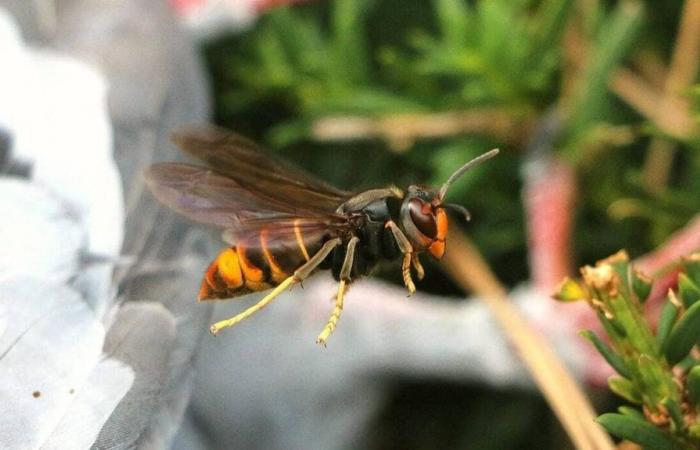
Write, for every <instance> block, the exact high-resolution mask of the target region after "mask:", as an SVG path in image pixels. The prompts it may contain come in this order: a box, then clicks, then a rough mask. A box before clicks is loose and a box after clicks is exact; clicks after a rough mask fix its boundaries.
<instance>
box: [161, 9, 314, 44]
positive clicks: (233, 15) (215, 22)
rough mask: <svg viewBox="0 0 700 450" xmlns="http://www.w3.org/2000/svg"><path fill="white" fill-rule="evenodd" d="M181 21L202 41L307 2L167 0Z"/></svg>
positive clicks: (242, 27) (239, 28)
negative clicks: (267, 12)
mask: <svg viewBox="0 0 700 450" xmlns="http://www.w3.org/2000/svg"><path fill="white" fill-rule="evenodd" d="M168 1H169V3H170V7H171V8H172V10H173V11H174V12H175V14H176V15H177V16H178V17H179V18H180V20H181V21H182V22H183V23H184V24H185V25H186V26H187V27H188V28H190V29H191V30H192V31H193V32H194V33H195V34H197V35H198V36H199V37H201V38H211V37H215V36H216V35H219V34H223V33H226V32H234V31H238V30H241V29H244V28H246V27H248V26H250V25H251V24H252V23H253V22H254V21H255V19H256V18H257V17H258V16H259V15H260V14H263V13H264V12H266V11H268V10H270V9H273V8H276V7H279V6H284V5H290V4H294V3H301V2H302V1H304V0H168Z"/></svg>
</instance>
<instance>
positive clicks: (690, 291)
mask: <svg viewBox="0 0 700 450" xmlns="http://www.w3.org/2000/svg"><path fill="white" fill-rule="evenodd" d="M678 294H679V296H680V297H681V300H683V304H684V305H685V307H686V308H690V307H691V306H692V305H693V304H694V303H695V302H697V301H698V300H700V288H698V286H697V285H696V284H695V283H693V281H692V280H691V279H690V278H689V277H688V275H686V274H684V273H681V274H679V275H678Z"/></svg>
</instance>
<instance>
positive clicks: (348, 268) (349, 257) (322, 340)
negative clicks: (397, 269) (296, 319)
mask: <svg viewBox="0 0 700 450" xmlns="http://www.w3.org/2000/svg"><path fill="white" fill-rule="evenodd" d="M358 242H359V239H358V238H357V236H353V237H352V239H350V242H348V247H347V249H346V251H345V259H344V260H343V267H341V269H340V284H339V285H338V294H337V295H336V297H335V307H334V308H333V312H332V313H331V317H330V318H329V319H328V323H326V326H325V327H323V331H321V334H319V335H318V338H316V343H317V344H321V345H323V346H324V347H325V346H326V341H327V340H328V337H329V336H330V335H331V333H333V331H334V330H335V327H336V326H337V325H338V320H339V319H340V313H341V312H342V311H343V298H344V297H345V293H346V292H347V286H348V282H349V281H350V274H351V272H352V265H353V262H354V260H355V247H356V246H357V243H358Z"/></svg>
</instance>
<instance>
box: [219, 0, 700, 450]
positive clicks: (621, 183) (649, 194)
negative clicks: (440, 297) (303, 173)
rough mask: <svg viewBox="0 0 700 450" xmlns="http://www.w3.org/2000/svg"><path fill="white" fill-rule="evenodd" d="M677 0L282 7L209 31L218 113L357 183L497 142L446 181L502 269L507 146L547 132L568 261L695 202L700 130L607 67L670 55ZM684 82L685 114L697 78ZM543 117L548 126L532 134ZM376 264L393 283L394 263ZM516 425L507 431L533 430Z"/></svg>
mask: <svg viewBox="0 0 700 450" xmlns="http://www.w3.org/2000/svg"><path fill="white" fill-rule="evenodd" d="M682 6H683V2H682V1H680V0H672V1H665V2H658V1H654V0H590V1H574V0H482V1H475V0H432V1H422V0H374V1H372V0H328V1H314V2H309V3H308V4H303V5H298V6H294V7H290V8H278V9H275V10H273V11H272V12H270V13H268V14H266V15H265V16H263V17H261V18H260V20H259V22H258V23H257V24H256V25H255V26H254V27H252V28H251V29H250V30H248V31H246V32H243V33H241V34H238V35H235V36H229V37H226V38H224V39H221V40H219V41H217V42H214V43H211V44H209V45H208V46H207V48H206V55H207V59H208V62H209V66H210V69H211V73H212V77H213V88H214V91H215V94H216V96H215V98H216V102H217V103H216V119H217V121H218V122H219V123H220V124H222V125H224V126H227V127H229V128H232V129H235V130H237V131H239V132H242V133H244V134H248V135H249V136H251V137H253V138H255V139H257V140H260V141H262V142H265V143H266V144H267V146H268V147H270V148H271V150H272V151H277V152H283V153H284V154H285V156H286V157H288V158H291V159H293V160H295V161H296V162H297V163H299V164H301V165H303V166H304V167H305V168H307V169H308V170H310V171H311V172H312V173H316V174H318V175H319V176H321V177H322V178H325V179H326V180H328V181H331V182H332V183H334V184H336V185H338V186H340V187H343V188H347V189H353V190H359V189H363V188H367V187H376V186H382V185H386V184H388V183H394V184H397V185H399V186H404V185H407V184H409V183H413V182H425V183H431V184H433V185H439V184H440V183H442V182H443V181H444V180H445V179H446V177H447V176H448V175H449V174H450V173H451V172H452V171H453V170H454V169H455V168H456V167H458V166H459V165H461V164H462V163H463V162H464V161H466V160H468V159H470V158H471V157H473V156H475V155H478V154H480V153H482V152H484V151H485V150H488V149H491V148H494V147H500V148H501V149H502V150H504V151H503V153H502V155H501V156H499V157H498V158H496V159H495V160H493V161H490V162H489V164H486V165H484V166H481V167H479V169H478V170H474V171H471V172H469V173H467V174H466V175H465V177H464V178H463V179H461V180H460V181H459V183H458V184H457V185H455V186H454V189H453V190H452V191H451V192H450V201H452V202H456V203H460V204H463V205H465V206H466V207H467V208H469V209H470V211H471V212H472V217H473V221H472V222H471V223H469V224H466V225H465V227H466V229H467V230H468V232H469V233H470V234H471V235H472V236H473V237H474V239H475V241H476V242H477V243H478V245H479V247H480V249H481V250H482V251H483V252H484V254H485V256H486V257H487V259H488V261H489V262H490V264H491V265H492V267H493V268H494V270H495V271H496V273H497V274H498V275H499V277H501V278H502V279H503V280H504V281H505V282H506V283H507V284H509V285H510V286H513V285H516V284H517V283H520V282H523V281H524V280H526V279H527V278H528V271H529V268H528V266H527V252H528V249H527V239H526V233H525V220H524V211H523V203H522V199H521V190H522V184H523V181H522V175H521V168H520V167H521V166H522V164H521V163H522V161H523V160H526V159H528V158H530V157H531V156H532V155H531V153H532V150H533V147H534V148H535V150H541V149H542V148H544V149H545V152H546V148H548V147H551V149H552V151H553V155H554V156H555V157H557V158H561V159H564V160H566V161H568V162H569V163H570V164H571V165H573V166H574V168H575V170H576V176H577V184H578V198H577V210H576V211H575V212H562V213H563V214H567V213H572V214H574V215H575V229H574V230H573V232H574V236H573V246H574V249H575V259H576V261H575V264H576V266H579V265H583V264H584V263H585V262H588V261H593V260H596V259H600V258H602V257H603V256H606V255H609V254H611V253H613V252H615V251H617V250H618V249H619V248H627V249H628V251H629V252H630V254H631V255H632V256H634V257H636V256H639V255H642V254H644V253H646V252H648V251H650V250H652V249H654V248H655V247H657V246H658V245H660V244H662V243H663V242H664V241H665V240H666V239H667V238H668V237H669V235H671V234H672V233H673V232H674V231H676V230H678V229H680V228H681V227H683V226H684V225H685V224H686V223H687V222H688V221H689V220H690V219H691V218H692V217H693V216H694V215H695V214H696V212H697V210H698V204H699V202H698V200H697V199H698V198H700V176H699V175H700V139H698V138H697V137H695V138H693V137H691V136H685V137H677V136H676V137H671V136H670V135H669V134H668V133H666V132H665V131H664V130H662V129H660V128H659V127H658V124H656V123H655V122H654V120H652V118H650V117H646V116H644V115H642V114H641V113H640V112H638V110H635V109H634V108H633V107H631V106H630V105H629V104H628V103H627V102H625V101H624V100H623V99H621V98H620V97H619V96H618V95H617V94H616V93H615V92H613V90H612V89H611V84H610V83H611V80H612V79H613V77H614V76H615V74H616V72H617V71H618V70H620V69H621V68H626V69H629V70H635V71H636V70H637V69H638V67H637V66H639V65H640V61H641V65H644V64H647V63H648V61H649V58H648V57H647V56H648V55H649V54H651V55H653V56H654V58H653V59H654V60H658V61H660V62H661V63H662V64H664V65H667V64H668V62H669V61H670V60H671V53H672V51H673V43H674V41H675V39H676V36H677V34H678V31H679V21H680V15H681V11H682ZM574 38H575V39H574ZM579 53H583V56H581V55H579ZM688 57H689V58H697V56H694V55H688ZM696 82H697V80H696ZM683 95H687V96H688V97H689V98H690V99H691V102H692V105H693V106H692V110H691V115H692V117H693V118H694V120H695V125H696V128H697V123H698V120H700V87H695V88H692V89H689V90H688V91H687V92H684V93H683ZM494 111H495V112H497V113H498V115H497V117H499V118H502V117H506V119H507V120H510V122H511V125H512V128H513V129H514V130H515V131H516V132H515V133H505V132H502V129H501V128H498V127H497V126H496V125H497V124H496V122H497V120H496V119H494V120H493V122H494V124H493V128H494V129H493V130H489V129H488V128H489V127H488V126H487V127H486V130H485V129H484V127H482V128H477V129H475V130H473V131H470V130H453V131H448V132H444V133H442V134H440V133H438V134H428V135H425V136H421V135H420V133H419V134H418V135H417V136H410V138H409V139H405V140H402V141H400V145H396V142H395V141H392V136H387V135H386V133H384V134H383V131H386V130H384V129H381V128H379V131H378V132H377V130H376V129H375V130H374V131H373V132H366V131H367V130H365V131H363V132H359V133H358V134H357V136H356V137H355V138H353V139H348V138H344V139H329V138H320V137H319V136H318V135H317V133H316V128H315V127H316V126H317V125H318V124H319V123H320V122H321V121H323V120H325V119H346V118H361V119H369V121H368V122H369V123H370V124H374V125H376V124H383V123H384V122H382V121H383V120H384V119H386V118H387V117H388V118H396V117H402V115H412V116H418V117H431V116H433V115H440V114H450V113H464V112H467V113H472V114H474V115H475V116H477V117H478V116H482V117H486V118H487V120H486V122H487V124H488V123H489V122H491V119H490V117H491V116H490V115H489V114H492V113H493V112H494ZM552 117H554V118H555V123H556V126H555V127H554V129H553V130H551V131H550V132H549V133H545V136H544V142H535V141H534V138H535V134H536V133H535V132H536V131H537V130H541V127H542V124H543V123H545V121H546V120H548V119H551V118H552ZM499 120H500V119H499ZM365 123H367V122H365ZM399 123H402V122H399ZM399 128H401V126H399ZM399 131H402V130H399ZM403 131H405V130H403ZM655 137H659V138H661V139H663V140H664V141H665V142H668V143H670V144H672V145H673V146H674V147H673V148H675V158H674V159H673V164H672V165H671V166H670V169H669V176H668V183H667V185H666V186H665V188H664V189H660V190H658V191H652V190H650V189H649V186H648V182H647V181H646V180H645V176H646V175H645V164H647V160H648V158H649V154H650V152H651V151H650V149H649V144H650V141H651V140H652V139H653V138H655ZM453 222H455V221H454V220H453ZM426 259H427V258H426ZM426 262H428V261H426ZM426 270H427V276H426V278H425V280H424V281H423V282H422V283H420V284H419V289H423V290H428V291H432V292H437V293H456V292H458V290H457V289H456V288H454V287H451V286H452V285H451V284H450V283H449V281H448V280H447V279H446V278H445V277H444V276H443V275H442V274H441V273H440V271H439V270H437V269H436V268H435V267H434V266H431V265H427V266H426ZM383 276H385V277H386V278H389V279H394V280H396V282H397V283H400V276H399V274H398V271H396V270H391V271H387V272H386V273H385V274H384V275H383ZM479 405H480V404H479V403H478V402H477V401H476V400H475V401H474V403H473V405H471V406H473V407H474V408H478V407H480V406H479ZM462 406H464V405H462ZM471 406H470V407H471ZM516 409H517V408H516ZM394 412H396V410H394ZM417 414H419V413H417ZM504 414H506V415H507V414H510V413H509V412H507V411H506V412H504ZM494 421H497V419H494ZM460 426H461V425H460ZM507 426H510V425H507ZM447 427H448V425H447V424H446V425H445V429H447ZM416 433H420V430H417V431H416ZM484 439H486V440H488V439H489V437H488V436H484ZM527 442H528V441H527V439H523V440H522V441H520V443H511V442H509V443H508V445H507V446H508V448H543V447H542V445H543V444H542V443H541V442H539V443H538V444H537V445H536V444H533V443H527ZM559 444H561V442H560V443H559ZM446 445H447V444H446ZM450 445H452V444H450ZM454 445H455V448H474V447H470V446H469V445H468V444H467V443H464V442H462V443H461V444H454ZM485 445H486V444H485ZM406 448H409V447H406ZM413 448H430V447H429V446H427V447H419V446H416V447H413ZM483 448H504V447H498V446H496V447H489V446H486V447H483ZM551 448H561V445H559V446H557V445H553V446H552V447H551Z"/></svg>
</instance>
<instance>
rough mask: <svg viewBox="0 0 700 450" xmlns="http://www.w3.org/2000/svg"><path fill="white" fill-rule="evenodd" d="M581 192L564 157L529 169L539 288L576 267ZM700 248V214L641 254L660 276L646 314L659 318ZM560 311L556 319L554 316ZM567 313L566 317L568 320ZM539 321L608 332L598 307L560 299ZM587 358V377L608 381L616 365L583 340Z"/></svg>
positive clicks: (550, 287)
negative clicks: (688, 259)
mask: <svg viewBox="0 0 700 450" xmlns="http://www.w3.org/2000/svg"><path fill="white" fill-rule="evenodd" d="M575 195H576V181H575V174H574V171H573V169H572V168H571V167H570V166H569V165H568V164H566V163H565V162H563V161H557V160H555V159H553V158H542V159H540V160H537V161H535V162H534V163H531V166H530V167H529V168H528V170H526V173H525V186H524V188H523V202H524V205H525V213H526V220H527V231H528V241H529V252H530V253H529V257H530V271H531V278H532V283H533V286H534V288H535V290H536V291H539V292H542V293H547V294H548V293H551V292H553V291H554V288H555V287H556V286H557V284H558V283H559V282H560V281H561V280H562V279H563V278H564V277H565V276H572V275H573V276H575V275H576V274H574V273H573V272H572V262H571V261H572V253H571V236H572V229H573V215H574V210H575V209H574V205H575ZM698 249H700V218H695V219H693V220H692V221H691V222H689V223H688V225H687V226H686V227H684V228H683V229H681V230H679V231H678V232H676V233H675V234H674V235H673V236H672V237H671V238H669V239H668V241H667V242H666V243H665V244H664V245H663V246H661V247H660V248H658V249H657V250H655V251H653V252H651V253H649V254H647V255H645V256H642V257H640V258H638V259H637V260H636V261H635V262H634V266H635V267H636V268H637V269H639V270H641V271H642V272H644V273H645V274H647V275H650V276H654V278H655V282H654V286H653V289H652V292H651V295H650V296H649V299H648V300H647V303H646V315H647V317H649V318H650V319H652V321H653V322H655V321H656V318H658V316H659V313H660V308H661V306H662V305H663V301H664V299H665V297H666V293H667V292H668V290H669V289H672V288H675V287H676V281H677V276H678V268H677V266H678V262H679V261H680V259H681V258H682V257H683V256H685V255H688V254H689V253H691V252H693V251H696V250H698ZM554 317H556V320H551V319H552V318H554ZM562 318H563V319H564V320H562ZM540 319H541V320H539V321H538V322H539V325H540V326H541V327H542V328H544V329H546V330H547V331H548V334H552V333H554V334H556V333H560V332H561V331H562V329H563V328H569V330H570V332H573V333H577V332H578V331H579V330H582V329H591V330H593V331H595V332H596V333H598V334H599V335H600V336H604V333H603V331H602V329H601V326H600V323H599V322H598V320H597V318H596V316H595V314H594V313H593V311H591V310H590V308H588V306H587V305H585V304H566V305H563V304H558V303H554V302H551V303H550V307H549V308H548V310H547V311H546V313H545V314H543V316H542V317H540ZM581 342H582V346H581V352H582V355H583V359H584V360H585V361H586V364H585V366H584V367H585V373H584V377H585V379H586V380H587V381H588V382H589V383H590V384H592V385H594V386H604V385H605V384H606V380H607V378H608V377H609V376H610V375H613V371H612V369H611V368H610V367H609V365H608V364H607V363H606V362H605V360H604V359H603V358H602V357H601V356H600V355H599V354H598V352H597V351H596V350H595V349H594V348H593V347H592V346H591V345H589V344H588V343H587V342H584V341H583V340H581Z"/></svg>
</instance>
